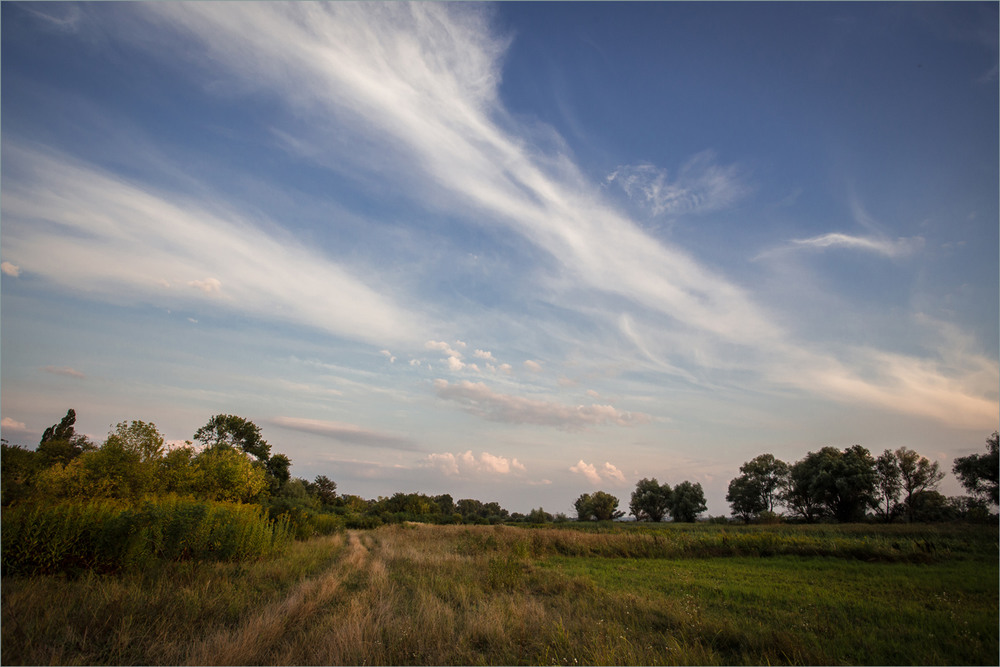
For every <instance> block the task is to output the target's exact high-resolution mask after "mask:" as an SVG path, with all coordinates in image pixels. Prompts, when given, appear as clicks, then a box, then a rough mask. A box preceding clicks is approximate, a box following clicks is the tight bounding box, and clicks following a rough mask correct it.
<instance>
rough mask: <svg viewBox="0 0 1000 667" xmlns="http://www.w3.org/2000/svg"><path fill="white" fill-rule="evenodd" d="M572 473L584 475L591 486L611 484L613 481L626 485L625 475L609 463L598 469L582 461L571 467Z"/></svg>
mask: <svg viewBox="0 0 1000 667" xmlns="http://www.w3.org/2000/svg"><path fill="white" fill-rule="evenodd" d="M569 469H570V472H575V473H577V474H578V475H583V476H584V477H586V478H587V481H588V482H590V483H591V484H600V483H602V482H611V481H612V480H614V481H616V482H620V483H622V484H624V483H625V475H624V474H623V473H622V471H621V470H619V469H618V468H617V467H615V466H614V465H612V464H611V463H609V462H605V463H604V467H603V468H601V469H598V468H597V466H596V465H594V464H593V463H586V462H584V460H583V459H580V460H579V462H577V464H576V465H573V466H570V467H569Z"/></svg>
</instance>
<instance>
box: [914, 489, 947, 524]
mask: <svg viewBox="0 0 1000 667" xmlns="http://www.w3.org/2000/svg"><path fill="white" fill-rule="evenodd" d="M906 505H907V508H906V510H907V513H908V515H909V516H910V519H909V520H910V521H920V522H923V523H937V522H941V521H954V520H955V519H958V518H959V513H958V511H957V509H956V507H955V505H954V503H951V502H949V500H948V498H946V497H945V496H944V495H942V494H941V493H940V492H938V491H935V490H934V489H925V490H921V491H916V492H914V493H913V495H912V496H910V497H909V499H908V500H907V501H906Z"/></svg>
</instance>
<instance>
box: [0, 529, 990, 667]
mask: <svg viewBox="0 0 1000 667" xmlns="http://www.w3.org/2000/svg"><path fill="white" fill-rule="evenodd" d="M581 528H582V527H574V526H571V525H564V526H563V527H560V528H554V527H545V528H534V529H532V528H514V527H504V526H477V527H468V526H425V525H401V526H386V527H383V528H379V529H377V530H373V531H356V532H354V531H352V532H349V533H347V534H342V535H335V536H331V537H324V538H315V539H313V540H309V541H307V542H298V543H295V544H293V545H291V546H290V547H289V548H288V549H287V550H286V551H285V553H284V554H282V555H281V556H276V557H272V558H270V559H264V560H260V561H257V562H251V563H242V564H240V563H218V562H212V563H202V564H198V565H194V564H192V563H191V562H182V563H168V562H164V563H160V564H159V565H157V566H155V567H150V568H145V569H143V570H142V571H133V572H126V573H123V574H117V575H93V574H89V575H84V576H82V577H80V578H78V579H75V580H69V579H66V578H64V577H59V576H39V577H32V578H4V580H3V585H2V598H3V617H2V642H0V651H2V655H0V658H2V662H3V664H49V663H62V664H71V663H72V664H394V665H399V664H561V665H575V664H616V665H623V664H768V663H770V664H989V665H995V664H997V663H998V658H1000V656H998V651H1000V648H998V639H997V627H998V620H1000V619H998V552H997V529H996V527H995V526H985V527H983V526H978V527H977V526H941V527H927V526H920V527H914V526H890V527H880V526H775V527H763V526H750V527H746V528H741V527H732V526H725V527H723V526H708V525H698V526H679V525H665V526H656V527H651V526H637V525H619V524H616V525H613V526H588V527H586V529H581Z"/></svg>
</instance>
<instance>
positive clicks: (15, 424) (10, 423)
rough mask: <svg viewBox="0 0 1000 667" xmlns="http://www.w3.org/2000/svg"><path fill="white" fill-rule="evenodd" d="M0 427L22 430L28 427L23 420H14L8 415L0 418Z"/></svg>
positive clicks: (9, 429) (7, 429) (8, 429)
mask: <svg viewBox="0 0 1000 667" xmlns="http://www.w3.org/2000/svg"><path fill="white" fill-rule="evenodd" d="M0 427H3V429H4V430H6V431H24V430H27V428H28V427H27V426H25V424H24V422H19V421H15V420H13V419H11V418H10V417H4V418H3V419H2V420H0Z"/></svg>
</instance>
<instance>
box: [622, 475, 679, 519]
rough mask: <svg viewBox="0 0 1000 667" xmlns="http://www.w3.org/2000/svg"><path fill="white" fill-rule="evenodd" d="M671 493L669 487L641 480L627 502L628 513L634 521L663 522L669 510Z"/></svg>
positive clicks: (653, 480)
mask: <svg viewBox="0 0 1000 667" xmlns="http://www.w3.org/2000/svg"><path fill="white" fill-rule="evenodd" d="M672 497H673V492H672V490H671V489H670V485H669V484H666V483H664V484H663V485H660V483H659V482H657V481H656V478H655V477H654V478H653V479H642V480H639V482H638V483H637V484H636V485H635V491H633V492H632V500H631V502H629V506H628V507H629V512H630V513H631V514H632V516H634V517H635V520H636V521H655V522H659V521H663V517H664V516H665V515H666V513H667V512H668V511H669V510H670V502H671V499H672Z"/></svg>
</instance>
